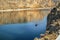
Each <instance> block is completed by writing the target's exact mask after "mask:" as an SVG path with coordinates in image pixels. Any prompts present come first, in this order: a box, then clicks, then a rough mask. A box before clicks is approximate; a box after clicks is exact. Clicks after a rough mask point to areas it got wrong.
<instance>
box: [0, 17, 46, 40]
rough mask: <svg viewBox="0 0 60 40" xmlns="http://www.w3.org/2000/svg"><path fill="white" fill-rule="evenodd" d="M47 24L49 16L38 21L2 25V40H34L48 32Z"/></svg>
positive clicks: (0, 33)
mask: <svg viewBox="0 0 60 40" xmlns="http://www.w3.org/2000/svg"><path fill="white" fill-rule="evenodd" d="M35 24H37V26H35ZM46 24H47V16H45V17H44V18H43V20H39V21H37V22H28V23H21V24H6V25H0V40H33V39H34V38H35V37H40V34H43V33H45V32H46Z"/></svg>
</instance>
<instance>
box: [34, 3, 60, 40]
mask: <svg viewBox="0 0 60 40" xmlns="http://www.w3.org/2000/svg"><path fill="white" fill-rule="evenodd" d="M57 9H60V3H59V4H58V6H56V7H54V8H53V9H51V12H50V13H49V14H48V16H47V27H46V33H45V34H44V35H40V36H41V38H35V39H34V40H55V39H56V38H57V37H58V35H60V10H59V11H58V10H57Z"/></svg>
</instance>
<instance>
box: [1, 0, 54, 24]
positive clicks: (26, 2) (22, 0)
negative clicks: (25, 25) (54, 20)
mask: <svg viewBox="0 0 60 40" xmlns="http://www.w3.org/2000/svg"><path fill="white" fill-rule="evenodd" d="M54 5H55V4H54V2H53V1H52V0H0V10H5V9H17V8H48V7H53V6H54ZM45 15H46V14H44V12H43V11H40V10H33V11H32V10H31V11H16V12H15V11H13V12H0V24H8V23H22V22H30V21H36V20H41V19H43V18H44V16H45Z"/></svg>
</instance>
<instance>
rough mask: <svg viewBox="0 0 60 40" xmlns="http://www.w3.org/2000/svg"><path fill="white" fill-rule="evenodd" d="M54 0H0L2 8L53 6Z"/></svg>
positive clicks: (0, 7)
mask: <svg viewBox="0 0 60 40" xmlns="http://www.w3.org/2000/svg"><path fill="white" fill-rule="evenodd" d="M53 6H55V3H54V2H53V1H52V0H0V9H16V8H47V7H53Z"/></svg>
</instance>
